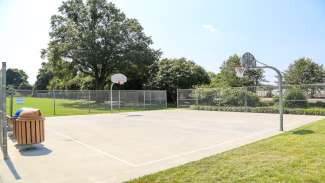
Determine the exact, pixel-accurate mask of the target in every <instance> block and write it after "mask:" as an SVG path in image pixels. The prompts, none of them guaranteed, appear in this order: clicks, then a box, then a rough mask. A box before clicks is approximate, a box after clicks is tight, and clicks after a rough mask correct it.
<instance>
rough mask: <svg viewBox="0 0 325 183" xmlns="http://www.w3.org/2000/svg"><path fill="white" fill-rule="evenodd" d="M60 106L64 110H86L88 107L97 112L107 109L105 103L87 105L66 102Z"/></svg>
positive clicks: (80, 102)
mask: <svg viewBox="0 0 325 183" xmlns="http://www.w3.org/2000/svg"><path fill="white" fill-rule="evenodd" d="M60 105H62V106H63V107H66V108H76V109H88V108H89V107H90V108H91V109H92V108H96V109H99V110H105V108H108V104H105V103H95V102H91V103H90V104H89V103H88V102H82V101H75V102H66V103H61V104H60Z"/></svg>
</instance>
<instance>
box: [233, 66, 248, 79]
mask: <svg viewBox="0 0 325 183" xmlns="http://www.w3.org/2000/svg"><path fill="white" fill-rule="evenodd" d="M245 70H246V69H245V67H243V66H240V65H238V66H235V72H236V76H237V77H239V78H242V77H244V73H245Z"/></svg>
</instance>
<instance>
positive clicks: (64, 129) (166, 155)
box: [0, 110, 321, 183]
mask: <svg viewBox="0 0 325 183" xmlns="http://www.w3.org/2000/svg"><path fill="white" fill-rule="evenodd" d="M278 118H279V115H278V114H255V113H233V112H212V111H194V110H156V111H145V112H133V113H120V114H98V115H84V116H67V117H51V118H50V117H49V118H46V121H45V122H46V123H45V127H46V132H45V133H46V139H45V143H44V144H43V146H40V147H39V149H38V150H30V151H21V152H19V151H18V150H17V148H16V147H15V146H14V143H12V142H11V140H8V146H9V155H10V160H8V161H1V165H0V174H1V176H2V177H1V179H2V181H4V182H12V181H14V182H15V181H18V182H28V183H31V182H32V183H41V182H47V183H48V182H50V183H68V182H69V183H80V182H82V183H107V182H121V181H126V180H129V179H132V178H136V177H138V176H143V175H146V174H149V173H153V172H157V171H159V170H164V169H166V168H170V167H174V166H177V165H181V164H184V163H186V162H190V161H193V160H198V159H201V158H203V157H206V156H209V155H213V154H217V153H219V152H222V151H226V150H229V149H232V148H234V147H238V146H240V145H243V144H247V143H250V142H253V141H256V140H259V139H262V138H265V137H268V136H271V135H274V134H277V133H279V119H278ZM319 119H321V117H318V116H301V115H299V116H298V115H285V120H284V124H285V126H284V127H285V130H289V129H293V128H296V127H298V126H301V125H303V124H306V123H309V122H312V121H316V120H319ZM1 179H0V182H1Z"/></svg>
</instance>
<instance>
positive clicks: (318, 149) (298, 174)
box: [130, 120, 325, 183]
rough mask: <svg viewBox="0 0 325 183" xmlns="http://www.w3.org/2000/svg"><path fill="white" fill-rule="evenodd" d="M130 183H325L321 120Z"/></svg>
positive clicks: (324, 139) (324, 135) (324, 131)
mask: <svg viewBox="0 0 325 183" xmlns="http://www.w3.org/2000/svg"><path fill="white" fill-rule="evenodd" d="M130 182H131V183H149V182H150V183H156V182H168V183H169V182H172V183H176V182H186V183H190V182H197V183H205V182H211V183H212V182H213V183H214V182H247V183H248V182H249V183H251V182H261V183H264V182H292V183H294V182H308V183H316V182H319V183H320V182H325V120H322V121H318V122H315V123H312V124H309V125H306V126H304V127H301V128H298V129H296V130H293V131H290V132H286V133H283V134H280V135H277V136H274V137H271V138H268V139H265V140H261V141H258V142H256V143H252V144H249V145H246V146H242V147H239V148H237V149H234V150H231V151H228V152H224V153H221V154H218V155H214V156H211V157H208V158H205V159H202V160H199V161H195V162H191V163H188V164H185V165H182V166H179V167H175V168H171V169H168V170H165V171H161V172H158V173H155V174H152V175H148V176H144V177H141V178H138V179H135V180H132V181H130Z"/></svg>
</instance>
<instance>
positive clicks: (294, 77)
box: [284, 58, 325, 85]
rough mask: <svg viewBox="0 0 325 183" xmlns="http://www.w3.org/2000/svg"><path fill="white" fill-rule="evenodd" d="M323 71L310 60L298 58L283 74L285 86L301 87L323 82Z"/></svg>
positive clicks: (324, 72)
mask: <svg viewBox="0 0 325 183" xmlns="http://www.w3.org/2000/svg"><path fill="white" fill-rule="evenodd" d="M324 78H325V71H324V68H323V66H322V65H319V64H317V63H315V62H313V61H312V59H310V58H299V59H298V60H295V61H294V63H293V64H290V65H289V68H288V70H287V71H285V74H284V81H285V83H286V84H291V85H301V84H315V83H323V82H325V79H324Z"/></svg>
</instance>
